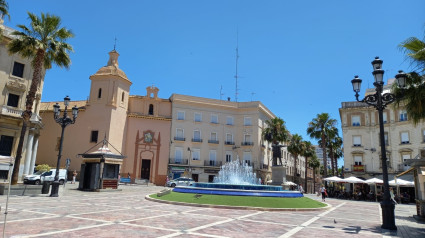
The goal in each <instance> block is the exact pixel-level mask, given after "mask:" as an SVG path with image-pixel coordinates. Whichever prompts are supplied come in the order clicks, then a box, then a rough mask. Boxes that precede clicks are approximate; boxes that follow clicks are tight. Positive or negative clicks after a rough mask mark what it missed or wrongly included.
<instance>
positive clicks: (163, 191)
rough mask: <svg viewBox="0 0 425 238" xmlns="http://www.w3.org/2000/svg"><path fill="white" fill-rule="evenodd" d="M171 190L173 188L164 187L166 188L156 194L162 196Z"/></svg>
mask: <svg viewBox="0 0 425 238" xmlns="http://www.w3.org/2000/svg"><path fill="white" fill-rule="evenodd" d="M170 192H171V189H164V190H161V191H160V192H159V193H157V194H156V195H157V196H158V197H162V196H164V195H167V194H169V193H170Z"/></svg>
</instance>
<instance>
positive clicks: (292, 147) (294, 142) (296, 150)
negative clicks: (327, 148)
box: [288, 134, 305, 184]
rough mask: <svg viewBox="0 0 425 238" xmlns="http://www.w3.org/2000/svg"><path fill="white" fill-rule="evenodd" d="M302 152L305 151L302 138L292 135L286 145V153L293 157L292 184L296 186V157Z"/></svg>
mask: <svg viewBox="0 0 425 238" xmlns="http://www.w3.org/2000/svg"><path fill="white" fill-rule="evenodd" d="M304 151H305V144H304V141H303V138H302V136H300V135H298V134H295V135H292V138H291V140H290V142H289V145H288V152H289V153H291V154H292V155H293V156H294V183H296V184H298V181H297V179H296V178H297V177H298V170H297V167H298V166H297V162H298V156H299V155H302V154H303V153H304Z"/></svg>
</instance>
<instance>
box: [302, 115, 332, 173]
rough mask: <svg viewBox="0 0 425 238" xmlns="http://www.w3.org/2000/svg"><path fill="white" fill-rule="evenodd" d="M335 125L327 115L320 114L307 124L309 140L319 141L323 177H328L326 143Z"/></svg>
mask: <svg viewBox="0 0 425 238" xmlns="http://www.w3.org/2000/svg"><path fill="white" fill-rule="evenodd" d="M335 125H336V120H335V119H331V118H330V116H329V114H328V113H321V114H317V117H316V118H313V120H312V121H311V122H310V123H309V124H308V128H307V134H308V135H310V137H311V138H314V139H317V140H321V144H320V145H321V148H322V150H323V165H324V166H325V169H324V176H325V177H326V176H327V175H328V172H327V165H328V164H327V163H328V160H327V158H326V152H327V151H326V142H327V138H328V135H329V133H330V131H331V130H332V128H333V127H335Z"/></svg>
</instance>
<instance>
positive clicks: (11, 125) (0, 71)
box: [0, 23, 45, 181]
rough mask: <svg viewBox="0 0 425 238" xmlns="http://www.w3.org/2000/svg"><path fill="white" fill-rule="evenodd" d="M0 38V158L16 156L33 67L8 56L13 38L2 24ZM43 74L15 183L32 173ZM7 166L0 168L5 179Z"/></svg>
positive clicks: (36, 146)
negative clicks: (8, 46) (0, 35)
mask: <svg viewBox="0 0 425 238" xmlns="http://www.w3.org/2000/svg"><path fill="white" fill-rule="evenodd" d="M0 27H1V28H2V29H3V35H4V37H3V39H2V41H1V43H0V92H1V93H0V155H5V156H12V157H16V151H17V147H18V143H19V137H20V133H21V127H22V116H21V115H22V112H23V111H24V110H25V101H26V97H27V94H28V92H29V90H30V86H31V81H32V75H33V68H32V66H31V59H27V58H22V57H21V56H19V55H17V54H13V55H9V53H8V50H7V43H8V42H10V40H11V39H12V38H13V36H12V35H11V33H12V32H13V31H14V30H13V29H12V28H9V27H7V26H4V25H2V23H0ZM44 73H45V71H43V72H42V77H41V80H40V84H39V85H38V90H37V93H36V99H35V100H34V105H33V111H32V112H33V114H32V117H31V120H30V123H29V125H28V131H27V132H26V135H25V141H24V144H23V151H22V158H21V164H20V166H19V181H22V178H23V176H24V175H27V174H32V172H33V171H34V165H35V160H36V154H37V148H38V138H39V135H40V129H41V128H42V123H41V119H40V116H39V110H40V100H41V94H42V91H43V85H44ZM8 169H9V168H8V166H7V167H0V178H1V179H7V175H8Z"/></svg>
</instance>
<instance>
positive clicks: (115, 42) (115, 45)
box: [114, 37, 117, 50]
mask: <svg viewBox="0 0 425 238" xmlns="http://www.w3.org/2000/svg"><path fill="white" fill-rule="evenodd" d="M116 47H117V37H115V41H114V50H115V48H116Z"/></svg>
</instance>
